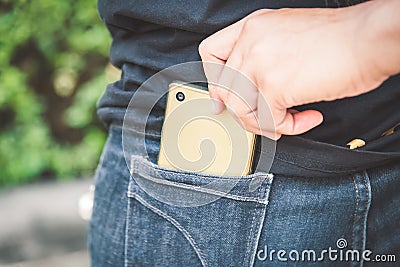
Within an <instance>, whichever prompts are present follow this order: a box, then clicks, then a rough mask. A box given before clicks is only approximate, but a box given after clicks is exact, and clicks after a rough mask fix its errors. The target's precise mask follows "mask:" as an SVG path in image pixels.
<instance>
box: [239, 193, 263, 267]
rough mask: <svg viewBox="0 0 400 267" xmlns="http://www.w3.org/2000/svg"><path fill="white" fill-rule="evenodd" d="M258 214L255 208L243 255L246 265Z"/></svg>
mask: <svg viewBox="0 0 400 267" xmlns="http://www.w3.org/2000/svg"><path fill="white" fill-rule="evenodd" d="M261 188H262V186H260V187H259V188H258V194H260V191H261ZM256 214H257V210H256V209H255V210H254V214H253V218H252V219H251V228H250V233H249V237H248V239H247V243H246V251H245V254H244V257H243V266H245V263H246V259H247V254H249V251H250V250H251V248H249V246H250V242H251V240H252V235H253V229H254V221H255V218H256Z"/></svg>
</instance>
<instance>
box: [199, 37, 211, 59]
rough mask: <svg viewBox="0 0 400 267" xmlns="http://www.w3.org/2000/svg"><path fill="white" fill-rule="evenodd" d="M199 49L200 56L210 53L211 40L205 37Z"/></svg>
mask: <svg viewBox="0 0 400 267" xmlns="http://www.w3.org/2000/svg"><path fill="white" fill-rule="evenodd" d="M198 50H199V54H200V56H204V55H207V54H208V53H209V51H210V49H209V42H208V40H207V39H204V40H203V41H201V43H200V44H199V47H198Z"/></svg>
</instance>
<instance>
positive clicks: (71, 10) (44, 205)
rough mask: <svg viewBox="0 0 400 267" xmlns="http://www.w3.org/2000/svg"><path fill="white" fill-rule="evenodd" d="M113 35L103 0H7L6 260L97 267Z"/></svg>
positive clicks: (0, 206)
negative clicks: (101, 113) (97, 195)
mask: <svg viewBox="0 0 400 267" xmlns="http://www.w3.org/2000/svg"><path fill="white" fill-rule="evenodd" d="M110 42H111V38H110V36H109V34H108V32H107V31H106V29H105V27H104V25H103V24H102V23H101V21H100V18H99V16H98V13H97V2H96V1H95V0H75V1H54V0H36V1H25V0H2V1H1V2H0V266H88V265H89V261H88V259H87V252H86V230H87V219H88V216H87V214H86V215H85V209H86V213H87V210H88V209H89V208H90V204H91V203H90V196H91V194H92V191H93V188H92V187H91V184H92V177H93V173H94V170H95V168H96V165H97V163H98V159H99V156H100V153H101V149H102V146H103V144H104V142H105V138H106V131H105V129H104V127H103V126H102V124H101V123H100V122H99V121H98V119H97V116H96V102H97V101H98V99H99V97H100V96H101V94H102V92H103V91H104V89H105V86H106V84H107V83H108V82H111V81H113V80H116V79H118V76H119V73H118V71H117V70H116V69H114V68H113V67H112V66H111V65H109V64H108V50H109V46H110Z"/></svg>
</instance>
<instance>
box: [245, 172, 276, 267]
mask: <svg viewBox="0 0 400 267" xmlns="http://www.w3.org/2000/svg"><path fill="white" fill-rule="evenodd" d="M272 179H273V178H272ZM272 182H273V180H272V181H271V183H269V184H267V185H266V188H265V190H264V192H263V193H264V194H265V198H266V200H267V201H266V203H265V206H264V207H263V210H262V214H261V216H260V219H259V225H260V227H259V230H258V232H257V236H256V238H255V242H254V243H255V247H254V251H253V253H252V254H251V256H250V263H249V265H251V266H253V265H254V261H255V257H256V254H257V248H258V242H259V241H260V237H261V232H262V228H263V226H264V220H265V214H266V212H267V207H268V203H269V194H270V192H271V186H272Z"/></svg>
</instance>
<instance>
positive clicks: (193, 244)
mask: <svg viewBox="0 0 400 267" xmlns="http://www.w3.org/2000/svg"><path fill="white" fill-rule="evenodd" d="M129 195H130V196H133V197H134V198H135V199H136V200H137V201H139V202H140V203H141V204H143V206H145V207H147V208H148V209H150V210H152V211H153V212H154V213H156V214H158V215H159V216H161V217H163V218H164V219H166V220H167V221H169V222H170V223H171V224H172V225H174V226H175V227H176V228H177V229H178V231H179V232H180V233H182V234H183V236H184V237H185V238H186V239H187V240H188V242H189V244H190V245H191V247H192V248H193V250H194V251H195V252H196V254H197V256H198V257H199V260H200V262H201V264H202V266H208V263H207V261H206V259H205V256H204V254H203V252H202V251H201V250H200V248H199V247H198V246H197V244H196V241H195V240H194V238H193V237H192V236H191V235H190V233H189V232H188V231H187V230H186V229H185V228H184V227H183V226H182V225H181V224H180V223H179V222H178V221H177V220H175V219H174V218H173V217H171V216H169V215H168V214H166V213H165V212H163V211H161V210H160V209H158V208H156V207H155V206H153V205H151V204H150V203H148V202H147V201H146V200H144V199H143V198H142V197H141V196H139V195H138V194H136V193H133V192H130V194H129Z"/></svg>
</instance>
